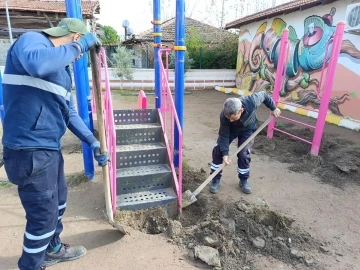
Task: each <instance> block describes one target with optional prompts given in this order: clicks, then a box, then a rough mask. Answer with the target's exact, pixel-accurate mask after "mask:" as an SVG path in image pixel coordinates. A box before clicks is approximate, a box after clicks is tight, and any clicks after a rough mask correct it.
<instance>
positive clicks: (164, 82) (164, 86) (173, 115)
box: [158, 49, 183, 213]
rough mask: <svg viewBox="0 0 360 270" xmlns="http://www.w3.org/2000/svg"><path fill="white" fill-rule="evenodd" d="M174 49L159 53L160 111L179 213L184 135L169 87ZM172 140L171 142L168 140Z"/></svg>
mask: <svg viewBox="0 0 360 270" xmlns="http://www.w3.org/2000/svg"><path fill="white" fill-rule="evenodd" d="M171 51H172V49H160V50H159V52H158V57H159V59H160V76H161V94H162V99H161V108H160V109H159V110H160V121H161V125H162V128H163V132H164V137H165V144H166V146H167V150H168V155H169V159H170V165H171V170H172V172H173V175H174V178H175V179H174V180H175V183H174V184H175V188H176V191H177V195H178V203H179V211H180V213H181V210H182V207H181V206H182V153H183V151H182V145H183V133H182V128H181V126H180V121H179V118H178V115H177V112H176V108H175V104H174V100H173V98H172V93H171V90H170V86H169V61H168V59H169V53H170V52H171ZM163 52H165V54H166V68H165V67H164V63H163V61H162V53H163ZM167 112H169V114H170V136H167V134H166V133H167V125H166V121H167ZM174 123H175V124H176V127H177V130H178V132H179V152H178V153H174V140H173V138H174ZM168 137H169V138H170V142H169V140H168ZM174 154H178V155H179V166H178V175H176V171H175V166H174Z"/></svg>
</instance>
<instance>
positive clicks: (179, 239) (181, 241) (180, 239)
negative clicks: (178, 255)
mask: <svg viewBox="0 0 360 270" xmlns="http://www.w3.org/2000/svg"><path fill="white" fill-rule="evenodd" d="M174 242H175V243H177V244H180V245H181V244H182V243H183V239H182V238H175V239H174Z"/></svg>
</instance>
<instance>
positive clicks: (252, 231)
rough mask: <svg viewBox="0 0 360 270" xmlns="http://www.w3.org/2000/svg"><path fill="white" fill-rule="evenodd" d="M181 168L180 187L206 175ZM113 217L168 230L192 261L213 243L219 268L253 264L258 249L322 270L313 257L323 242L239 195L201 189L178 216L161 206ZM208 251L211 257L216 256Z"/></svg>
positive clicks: (192, 185) (188, 186) (153, 229)
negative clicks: (231, 197)
mask: <svg viewBox="0 0 360 270" xmlns="http://www.w3.org/2000/svg"><path fill="white" fill-rule="evenodd" d="M183 173H184V174H183V180H184V182H183V183H184V191H185V190H187V189H190V190H191V191H193V190H195V188H196V187H197V186H198V185H199V184H200V183H201V182H202V181H204V180H205V179H206V176H207V175H206V173H204V172H201V171H196V170H192V169H189V168H186V169H185V170H184V172H183ZM116 220H117V221H118V222H120V223H122V224H126V225H128V226H131V227H133V228H135V229H137V230H140V231H142V232H145V233H150V234H159V233H165V232H166V235H167V236H168V237H169V241H170V242H173V243H174V244H176V245H178V246H180V247H182V248H185V249H187V250H188V257H189V258H190V259H192V260H199V259H198V258H196V257H201V255H200V256H199V255H198V254H196V253H197V252H198V251H196V250H198V248H199V247H202V248H203V247H204V246H205V247H206V248H207V247H211V248H213V249H212V250H213V251H215V250H216V251H215V252H218V257H217V255H216V256H215V257H217V258H218V259H219V260H220V263H221V268H219V269H229V270H230V269H256V268H255V267H254V265H253V262H252V259H250V258H253V256H250V255H253V254H256V253H260V254H263V255H266V256H272V257H274V258H276V259H278V260H280V261H283V262H284V263H289V264H292V265H296V266H297V267H298V266H299V265H302V267H303V268H304V269H321V268H320V267H319V266H316V261H315V260H314V258H313V256H312V254H313V251H315V250H317V249H319V247H320V246H321V244H320V243H318V242H317V241H316V240H315V239H313V238H312V237H311V235H310V234H308V233H306V232H302V231H298V230H296V229H294V228H292V226H291V225H292V223H293V221H294V220H292V219H290V218H288V217H286V216H283V215H281V214H279V213H276V212H274V211H272V210H271V209H269V207H268V206H267V205H261V206H259V205H252V204H249V203H248V202H246V201H243V200H242V201H238V202H236V203H232V204H226V203H222V202H221V201H220V200H218V199H217V197H216V196H211V195H207V194H206V193H201V194H199V196H198V201H197V202H195V203H193V204H192V205H190V206H188V207H186V208H184V209H183V213H182V215H181V216H180V217H179V218H178V220H176V221H174V220H171V219H168V218H167V214H166V211H164V210H163V209H161V208H155V209H151V210H145V211H136V212H130V211H121V212H120V213H119V215H118V216H117V218H116ZM208 255H209V254H207V256H208ZM204 256H205V255H204ZM211 256H212V255H210V261H216V259H215V260H213V259H214V258H211ZM213 266H216V264H215V265H213ZM217 266H220V265H217ZM204 267H207V266H206V264H205V263H204ZM209 269H210V268H209Z"/></svg>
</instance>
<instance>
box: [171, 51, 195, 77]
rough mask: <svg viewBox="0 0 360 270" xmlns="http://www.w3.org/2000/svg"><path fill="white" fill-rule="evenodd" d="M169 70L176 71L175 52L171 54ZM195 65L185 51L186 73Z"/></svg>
mask: <svg viewBox="0 0 360 270" xmlns="http://www.w3.org/2000/svg"><path fill="white" fill-rule="evenodd" d="M169 56H170V57H169V68H171V69H175V52H174V51H172V52H171V53H170V54H169ZM193 65H194V60H193V59H191V58H190V57H189V53H188V52H187V51H185V67H184V68H185V73H186V72H188V70H189V69H191V67H192V66H193Z"/></svg>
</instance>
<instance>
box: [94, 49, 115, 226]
mask: <svg viewBox="0 0 360 270" xmlns="http://www.w3.org/2000/svg"><path fill="white" fill-rule="evenodd" d="M90 60H91V73H92V80H93V86H94V89H93V91H94V93H95V102H96V116H97V123H98V132H99V139H100V149H101V153H104V152H107V146H106V135H105V124H104V115H103V101H102V94H101V82H100V76H99V70H98V58H97V55H96V51H95V48H93V49H91V50H90ZM102 173H103V181H104V189H105V202H106V214H107V216H108V219H109V221H110V222H112V223H114V215H113V211H112V205H111V194H110V179H109V177H110V174H109V165H108V164H106V165H105V166H103V167H102Z"/></svg>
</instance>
